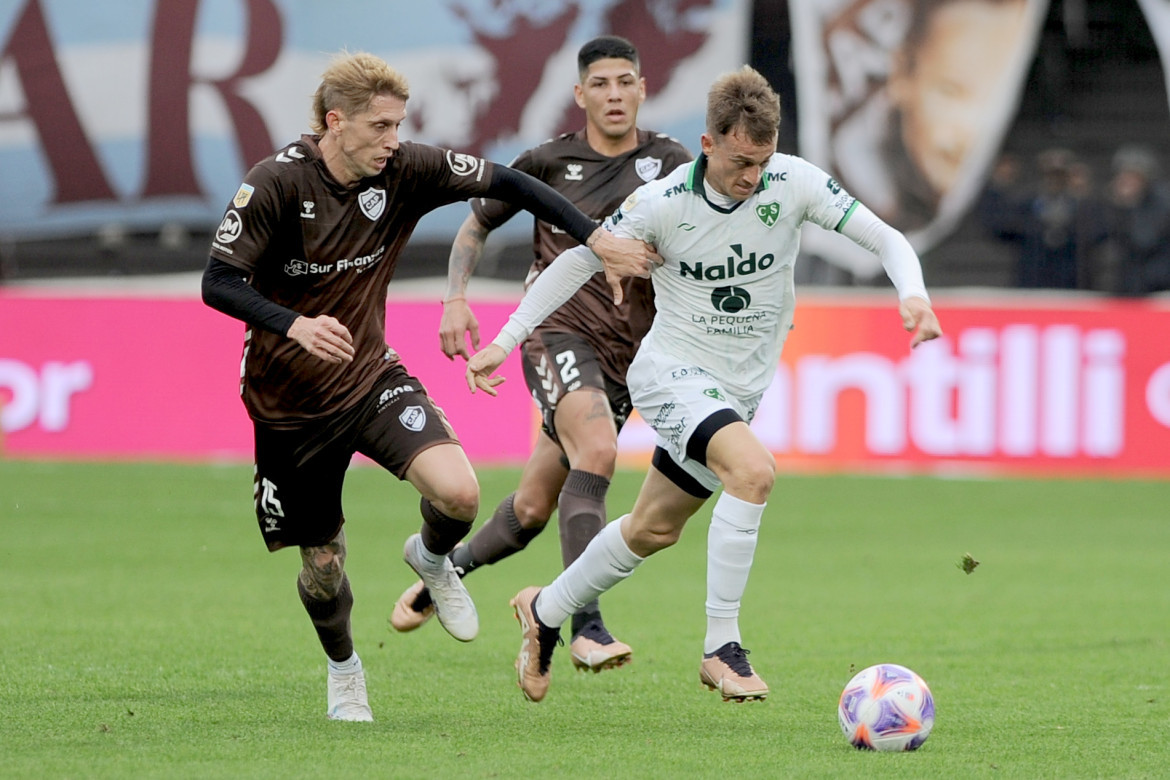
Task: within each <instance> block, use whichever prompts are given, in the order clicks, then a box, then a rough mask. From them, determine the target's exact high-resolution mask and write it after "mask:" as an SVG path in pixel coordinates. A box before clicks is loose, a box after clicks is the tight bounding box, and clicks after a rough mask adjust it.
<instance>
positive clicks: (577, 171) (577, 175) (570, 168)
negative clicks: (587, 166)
mask: <svg viewBox="0 0 1170 780" xmlns="http://www.w3.org/2000/svg"><path fill="white" fill-rule="evenodd" d="M583 167H584V166H581V165H578V164H577V163H569V164H568V165H566V166H565V168H566V170H565V181H581V180H582V179H584V178H585V177H584V176H582V175H581V169H582V168H583Z"/></svg>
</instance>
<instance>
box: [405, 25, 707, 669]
mask: <svg viewBox="0 0 1170 780" xmlns="http://www.w3.org/2000/svg"><path fill="white" fill-rule="evenodd" d="M577 67H578V75H579V79H580V80H579V83H577V84H575V85H574V88H573V91H574V96H575V97H576V101H577V105H578V106H580V107H581V108H582V109H583V110H584V112H585V127H584V129H582V130H579V131H578V132H576V133H569V134H566V135H561V136H559V137H557V138H553V139H551V140H549V141H546V142H545V143H543V144H540V145H539V146H536V147H534V148H532V149H530V150H528V151H526V152H524V153H522V154H521V155H520V156H519V157H517V158H516V159H515V160H514V161H513V162H512V164H511V165H512V167H513V168H515V169H517V170H520V171H524V172H525V173H529V174H531V175H533V176H535V177H536V178H538V179H540V180H541V181H544V182H546V183H548V184H549V185H550V186H552V187H553V188H554V189H556V190H557V191H559V192H560V193H561V194H563V195H564V196H565V197H567V198H568V199H569V200H571V201H573V203H575V204H576V205H577V207H578V208H580V209H581V210H582V211H583V212H585V213H586V214H588V215H589V216H590V217H593V218H594V219H596V220H598V221H600V220H602V219H604V218H605V217H607V216H609V215H610V214H611V213H613V212H614V211H615V210H616V209H617V207H618V206H619V205H620V204H621V202H622V201H623V200H624V199H625V198H626V196H628V195H629V194H630V193H631V192H633V191H634V190H635V189H636V188H637V187H639V186H640V185H642V184H644V183H645V182H648V181H652V180H654V179H657V178H660V177H662V176H665V175H666V174H668V173H670V172H671V171H672V170H674V169H675V168H676V167H677V166H679V165H682V164H684V163H687V162H689V161H690V160H691V159H692V157H691V153H690V152H689V151H687V149H686V148H685V147H684V146H683V145H682V144H680V143H679V142H678V141H675V140H674V139H672V138H669V137H667V136H665V135H662V134H660V133H654V132H650V131H648V130H641V129H639V128H638V127H637V124H636V122H637V115H638V108H639V106H640V105H641V103H642V101H643V100H644V99H645V97H646V87H645V80H644V79H643V78H642V76H641V74H640V71H639V65H638V52H637V50H636V49H635V48H634V46H633V45H632V44H631V43H630V42H629V41H627V40H625V39H623V38H618V37H614V36H603V37H600V38H596V39H594V40H591V41H589V42H588V43H586V44H585V45H584V46H582V47H581V49H580V51H579V52H578V56H577ZM517 211H518V209H517V208H516V206H515V205H514V204H510V203H504V202H501V201H498V200H487V199H482V198H477V199H475V200H473V201H472V213H471V214H470V215H469V216H468V218H467V220H466V221H465V222H464V224H463V227H462V228H461V229H460V231H459V235H458V236H457V237H456V240H455V244H454V246H453V248H452V250H451V258H450V267H449V270H448V278H447V285H448V286H447V293H446V296H445V300H444V303H445V305H444V307H443V321H442V325H441V326H440V328H441V329H440V333H439V335H440V340H441V343H442V346H443V351H444V352H445V353H446V354H447V356H448V357H450V358H453V357H454V356H455V355H456V354H459V355H462V356H463V357H464V358H467V356H468V351H467V344H466V336H467V334H468V333H470V336H471V342H472V346H473V347H474V348H476V349H478V348H479V326H478V323H477V321H476V319H475V316H474V315H473V314H472V313H471V310H470V308H468V305H467V300H466V294H465V293H466V287H467V281H468V279H469V277H470V276H471V273H472V271H473V270H474V268H475V266H476V263H477V262H478V260H479V257H480V255H481V253H482V250H483V245H484V240H485V238H486V236H487V234H488V233H490V232H491V231H492V230H493V229H495V228H497V227H499V226H500V225H502V224H504V223H505V222H507V221H508V220H509V219H511V218H512V217H513V216H514V215H515V214H516V212H517ZM533 233H534V236H533V244H534V254H535V257H534V260H533V263H532V269H531V271H530V272H529V275H528V283H531V281H532V280H533V279H535V278H536V277H537V276H538V275H539V274H540V273H541V272H542V271H543V270H544V269H545V268H546V267H547V266H548V264H549V263H551V262H552V261H553V259H554V258H556V257H557V255H559V254H560V253H561V252H563V251H564V250H566V249H569V248H570V247H573V246H576V245H577V244H578V243H579V242H578V240H577V239H576V238H574V237H572V236H570V235H567V234H566V233H565V232H564V231H563V230H560V229H559V228H557V227H556V226H555V225H553V224H551V223H549V222H548V221H547V220H544V219H541V218H539V217H537V218H536V220H535V227H534V230H533ZM623 293H624V295H623V300H622V303H621V304H619V305H616V306H615V304H614V302H613V296H612V294H611V291H610V287H609V285H608V283H607V281H606V278H605V276H604V275H603V274H598V275H596V276H595V277H594V278H593V279H591V280H590V281H589V282H588V283H587V284H586V285H585V286H583V287H582V288H581V289H580V290H579V291H578V292H577V293H576V294H575V295H574V296H573V297H572V298H570V299H569V300H568V301H567V302H566V303H565V304H564V305H563V306H562V307H561V308H560V309H558V310H557V311H556V312H555V313H554V314H553V315H552V316H550V317H549V318H548V319H547V320H546V321H545V322H544V324H543V325H542V326H541V327H540V328H538V329H537V330H536V331H534V332H533V334H532V336H531V338H529V339H528V340H527V341H526V342H525V344H524V349H523V358H524V378H525V381H526V382H527V384H528V388H529V390H530V391H531V393H532V397H533V399H534V400H535V401H536V404H537V406H538V407H539V409H540V412H541V417H542V420H543V426H542V427H543V435H541V436H540V437H539V438H538V441H537V443H536V448H535V450H534V451H533V453H532V456H531V458H530V459H529V461H528V464H527V465H526V467H525V469H524V473H523V475H522V476H521V478H520V484H519V486H518V487H517V489H516V491H515V492H514V493H512V494H511V495H509V496H508V497H507V498H505V499H504V500H503V501H502V502H501V503H500V504H499V506H498V507H497V508H496V510H495V513H494V514H493V515H492V517H491V518H490V519H489V520H488V521H487V522H486V523H485V524H484V525H483V526H482V527H481V528H480V529H479V530H478V531H476V532H475V534H473V535H472V537H471V539H470V540H469V542H468V544H467V545H466V546H462V547H459V548H456V549H455V550H453V551H452V552H451V554H450V556H449V557H450V558H451V560H452V562H453V564H454V565H455V569H456V571H457V572H458V573H459V574H460V575H466V574H468V573H470V572H471V571H474V570H475V569H476V568H477V567H479V566H482V565H484V564H490V563H495V562H496V561H498V560H500V559H502V558H505V557H507V556H509V555H511V554H513V553H515V552H518V551H519V550H522V549H524V547H526V546H527V545H528V543H529V542H530V541H531V540H532V539H533V538H534V537H535V536H536V535H537V534H539V533H540V532H541V531H542V530H543V529H544V527H545V525H546V524H547V523H548V521H549V519H550V517H551V516H552V513H553V510H557V511H558V518H559V520H558V524H559V526H560V536H561V555H562V559H563V562H564V565H565V566H568V565H569V564H570V563H572V562H573V561H574V560H576V559H577V557H578V556H579V555H580V554H581V552H582V551H583V550H584V549H585V547H586V546H587V545H588V544H589V541H590V540H591V539H592V538H593V537H594V536H595V535H596V534H597V533H598V532H599V531H601V529H602V527H604V525H605V521H606V512H605V495H606V491H607V490H608V488H609V481H610V479H611V478H612V477H613V472H614V462H615V458H616V454H617V435H618V431H619V430H620V429H621V427H622V424H623V423H624V422H625V420H626V417H627V416H628V415H629V413H630V409H631V405H630V394H629V391H628V390H627V389H626V369H627V368H628V367H629V364H630V361H631V360H632V359H633V356H634V353H635V352H636V351H637V349H638V344H639V342H640V341H641V339H642V336H643V335H644V334H645V333H646V330H647V329H648V328H649V327H650V322H651V320H652V319H653V316H654V299H653V291H652V290H651V287H650V284H649V280H647V279H645V278H628V279H626V280H625V281H624V283H623ZM430 604H431V594H430V593H429V591H428V590H427V589H426V588H425V586H424V584H423V583H422V582H421V581H420V582H417V583H415V585H413V586H412V587H411V588H409V589H408V590H407V591H406V592H405V593H403V595H402V597H401V598H400V599H399V601H398V604H396V605H395V609H394V615H393V617H392V618H391V622H392V624H393V625H394V627H395V628H397V629H399V630H401V631H409V630H412V629H414V628H417V627H418V626H419V625H421V624H422V623H423V622H425V621H426V620H427V618H429V617H430V615H431V614H432V613H433V610H432V608H431V606H430ZM572 632H573V638H572V642H571V651H572V655H573V661H574V663H575V664H576V665H577V666H578V668H582V669H591V670H593V671H600V670H602V669H606V668H611V667H614V666H620V665H622V664H623V663H625V662H626V661H628V660H629V659H630V653H631V651H630V647H629V646H628V645H627V644H625V643H624V642H619V641H617V640H616V639H614V638H613V636H612V635H611V634H610V633H609V631H608V630H607V629H606V627H605V624H604V622H603V621H602V619H601V610H600V607H599V605H598V603H597V602H596V601H594V602H592V603H591V604H587V605H586V606H585V607H583V608H582V609H581V610H579V611H578V612H577V613H576V614H575V615H574V616H573V620H572Z"/></svg>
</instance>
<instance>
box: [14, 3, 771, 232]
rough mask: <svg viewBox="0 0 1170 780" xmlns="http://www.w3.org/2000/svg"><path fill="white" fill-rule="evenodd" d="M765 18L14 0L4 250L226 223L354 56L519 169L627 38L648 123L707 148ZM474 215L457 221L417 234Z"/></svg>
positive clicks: (467, 146) (684, 11)
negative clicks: (244, 191)
mask: <svg viewBox="0 0 1170 780" xmlns="http://www.w3.org/2000/svg"><path fill="white" fill-rule="evenodd" d="M750 14H751V7H750V2H749V0H688V2H682V3H663V2H657V1H656V0H550V1H547V2H546V1H544V0H542V1H541V2H535V1H526V2H509V3H500V2H498V0H436V1H435V2H416V3H401V2H396V3H388V2H384V1H383V0H348V1H347V2H345V3H322V2H310V0H114V1H113V2H102V3H94V2H89V0H9V1H8V2H4V3H0V171H3V172H4V174H3V176H0V202H3V203H4V208H3V209H2V210H0V239H4V240H13V241H19V240H24V239H37V238H45V237H56V236H62V235H65V236H68V235H90V234H93V233H95V232H104V231H107V230H126V231H135V230H142V231H150V230H158V229H159V228H160V227H161V226H164V225H169V224H177V225H179V226H188V227H200V226H206V227H210V226H214V225H215V224H217V223H218V222H219V219H220V217H221V216H222V214H223V209H224V207H225V206H226V205H227V203H228V201H229V200H230V198H231V197H232V194H233V193H234V192H235V191H236V189H237V187H238V185H239V182H240V179H241V178H242V177H243V175H244V174H245V173H246V172H247V170H248V168H249V167H250V166H251V165H252V164H253V163H255V162H257V161H259V160H260V159H262V158H264V157H266V156H268V155H269V154H271V153H272V152H273V151H274V150H275V149H276V148H277V147H278V146H279V145H281V144H285V143H287V142H289V141H292V140H295V139H297V138H298V137H300V134H301V133H305V132H308V131H309V128H308V120H309V109H310V98H311V96H312V93H313V91H314V90H315V89H316V86H317V84H318V83H319V81H320V75H321V73H322V71H323V70H324V69H325V67H326V66H327V64H328V61H329V59H330V57H331V56H332V55H333V54H334V53H336V52H339V51H340V50H342V49H343V48H344V49H346V50H349V51H360V50H365V51H369V52H372V53H374V54H377V55H380V56H382V57H383V58H385V59H386V60H387V61H388V62H389V63H390V64H391V65H393V66H394V67H396V68H397V69H398V70H400V71H401V72H402V73H403V74H404V75H405V76H406V77H407V78H408V80H409V82H410V85H411V97H410V103H409V113H408V115H407V118H406V121H405V123H404V126H403V131H402V137H403V138H406V139H412V140H416V141H421V142H425V143H431V144H435V145H439V146H449V147H453V148H457V149H459V150H460V151H465V152H470V153H473V154H477V155H481V156H485V157H487V158H489V159H493V160H498V161H501V162H507V161H509V160H511V159H512V158H513V157H514V156H515V155H516V154H518V153H519V152H520V151H522V150H523V149H526V148H528V147H530V146H534V145H536V144H538V143H540V142H542V141H544V140H546V139H547V138H549V137H551V136H553V135H555V134H557V133H560V132H567V131H571V130H577V129H579V125H580V124H581V113H580V109H578V108H577V106H576V105H575V104H574V102H573V90H572V86H573V84H575V83H576V82H577V66H576V55H577V50H578V49H579V48H580V46H581V44H583V43H584V42H585V41H587V40H589V39H590V38H592V37H594V36H596V35H599V34H603V33H613V34H618V35H623V36H626V37H628V38H629V39H630V40H632V41H633V42H634V43H635V44H636V45H637V46H638V47H639V50H640V54H641V58H642V62H641V66H642V74H643V75H644V76H645V78H646V88H647V99H646V102H645V104H644V105H643V107H642V109H641V112H640V114H639V121H640V123H641V124H642V125H643V126H644V127H650V128H654V129H657V130H660V131H662V132H665V133H669V134H671V135H673V136H675V137H676V138H678V139H680V140H681V141H682V142H683V143H684V144H685V145H687V146H688V147H690V148H692V149H697V147H698V143H699V135H700V134H701V133H702V131H703V125H704V121H703V120H704V112H705V110H706V105H705V101H704V100H703V98H702V96H703V95H704V94H706V90H707V87H708V86H709V84H710V81H711V80H712V79H713V78H714V77H715V76H716V75H718V74H719V73H722V72H725V71H729V70H733V69H735V68H737V67H739V66H740V65H742V64H743V63H744V62H746V61H747V58H748V41H749V27H750ZM465 216H466V206H464V205H462V204H456V205H455V206H453V207H450V206H449V207H447V208H446V209H441V210H439V211H438V212H435V213H434V214H432V215H429V216H428V217H427V218H426V219H424V220H423V222H422V223H421V224H420V226H419V230H418V235H423V236H425V235H428V234H431V235H435V234H438V235H443V236H451V235H454V234H455V232H456V230H457V229H458V226H459V224H460V223H461V222H462V220H463V218H464V217H465ZM522 222H523V221H522V220H516V225H515V226H510V228H511V229H512V230H513V231H515V234H516V235H519V236H524V235H527V233H528V232H531V228H527V229H525V225H524V224H521V223H522Z"/></svg>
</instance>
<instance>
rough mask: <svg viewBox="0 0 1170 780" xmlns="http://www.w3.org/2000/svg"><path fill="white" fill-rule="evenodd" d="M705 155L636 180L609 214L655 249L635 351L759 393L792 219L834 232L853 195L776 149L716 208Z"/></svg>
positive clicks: (775, 355) (784, 319) (771, 365)
mask: <svg viewBox="0 0 1170 780" xmlns="http://www.w3.org/2000/svg"><path fill="white" fill-rule="evenodd" d="M705 162H706V160H705V158H700V159H698V160H696V161H695V162H694V163H691V164H690V165H685V166H682V167H680V168H679V169H677V170H676V171H674V173H672V174H671V175H670V176H668V177H666V178H664V179H660V180H658V181H655V182H651V183H649V184H646V185H644V186H642V187H639V188H638V189H637V190H636V191H635V192H634V193H633V194H632V195H631V196H630V197H629V198H628V199H627V200H626V201H625V202H624V203H623V204H622V206H621V208H620V209H619V210H618V211H617V212H616V213H615V214H614V215H613V216H612V217H610V223H611V224H610V227H611V229H612V230H613V231H614V233H615V234H617V235H619V236H623V237H632V238H640V239H642V240H644V241H646V242H648V243H650V244H653V245H655V246H656V247H657V248H658V252H659V254H661V255H662V257H663V258H664V259H665V261H666V262H665V263H664V264H663V265H662V266H661V267H660V268H657V269H656V270H655V271H654V274H653V277H652V278H653V280H654V295H655V302H656V306H657V309H658V313H657V315H656V316H655V318H654V324H653V325H652V326H651V329H650V332H649V334H648V335H647V336H646V337H645V339H644V340H643V342H642V349H643V350H646V349H652V350H657V351H660V352H662V353H665V354H668V355H673V356H674V357H677V358H680V359H684V360H686V361H688V362H691V363H694V364H696V365H698V366H700V367H702V368H704V369H706V370H707V371H708V372H709V373H711V374H712V375H714V376H716V377H718V379H719V380H720V382H721V383H723V385H724V387H726V389H728V390H729V391H731V392H733V393H735V394H736V395H738V396H740V397H751V396H754V395H758V394H759V393H762V392H763V391H764V390H765V389H766V388H767V386H768V384H769V383H770V382H771V380H772V377H773V375H774V374H775V371H776V365H777V361H778V360H779V358H780V351H781V349H782V348H783V346H784V340H785V338H786V337H787V335H788V331H789V329H790V328H791V326H792V316H793V310H794V306H795V296H794V292H793V273H792V272H793V264H794V263H795V261H796V256H797V253H798V251H799V248H800V226H801V224H802V223H803V222H805V221H811V222H814V223H816V224H817V225H820V226H821V227H823V228H825V229H827V230H841V229H842V228H843V226H844V225H845V223H846V222H847V221H848V220H849V218H850V216H851V215H852V213H853V210H854V209H855V207H856V204H857V201H856V200H855V199H854V198H852V197H851V196H850V195H849V194H848V193H846V192H845V191H843V190H842V189H841V187H840V185H838V184H837V183H836V182H835V181H834V180H833V179H832V178H830V177H829V175H828V174H826V173H825V172H823V171H822V170H820V169H819V168H817V167H816V166H814V165H812V164H811V163H809V162H807V161H805V160H803V159H801V158H799V157H793V156H790V155H786V154H775V155H773V157H772V159H771V161H770V162H769V163H768V166H767V168H766V170H765V172H764V174H763V177H762V179H761V182H760V186H759V188H757V190H756V192H755V193H754V194H753V195H752V196H751V197H750V198H748V199H747V200H745V201H742V202H739V203H738V204H734V205H733V207H732V208H723V207H720V206H718V205H715V204H714V203H712V202H711V201H710V200H709V199H708V197H707V192H706V187H705V184H704V182H703V174H704V168H705Z"/></svg>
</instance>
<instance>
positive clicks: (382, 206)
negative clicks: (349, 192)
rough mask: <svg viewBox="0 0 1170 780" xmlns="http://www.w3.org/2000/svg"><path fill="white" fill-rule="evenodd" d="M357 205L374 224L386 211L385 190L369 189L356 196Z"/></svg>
mask: <svg viewBox="0 0 1170 780" xmlns="http://www.w3.org/2000/svg"><path fill="white" fill-rule="evenodd" d="M358 205H359V206H361V209H362V213H363V214H365V215H366V216H367V217H368V218H369V219H370V221H371V222H376V221H377V220H378V217H380V216H382V212H383V211H385V210H386V190H384V189H382V188H381V187H370V188H369V189H368V190H366V191H365V192H363V193H362V194H361V195H358Z"/></svg>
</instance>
